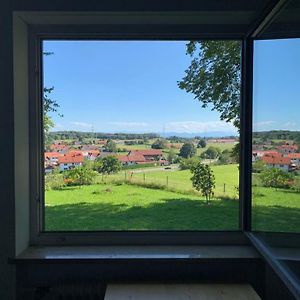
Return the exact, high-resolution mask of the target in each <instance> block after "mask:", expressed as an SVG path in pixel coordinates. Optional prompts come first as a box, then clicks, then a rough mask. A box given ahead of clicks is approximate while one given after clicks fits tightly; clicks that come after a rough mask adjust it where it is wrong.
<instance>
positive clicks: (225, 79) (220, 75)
mask: <svg viewBox="0 0 300 300" xmlns="http://www.w3.org/2000/svg"><path fill="white" fill-rule="evenodd" d="M186 53H187V55H189V56H190V57H191V63H190V66H189V67H188V69H187V70H186V71H185V76H184V77H183V79H182V80H181V81H180V82H178V86H179V88H180V89H182V90H185V91H187V92H188V93H192V94H193V95H194V96H195V99H197V100H198V101H200V102H201V103H202V107H204V108H205V107H208V106H210V105H212V110H216V111H218V112H219V113H220V119H221V120H224V121H226V122H232V123H233V124H234V126H236V127H237V128H238V129H239V128H240V80H241V72H240V71H241V66H240V64H241V43H240V42H239V41H228V40H227V41H211V40H210V41H190V42H189V43H188V44H187V50H186Z"/></svg>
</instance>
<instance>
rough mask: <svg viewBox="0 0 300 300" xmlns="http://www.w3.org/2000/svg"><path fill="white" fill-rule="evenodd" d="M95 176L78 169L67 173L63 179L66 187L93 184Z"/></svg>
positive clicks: (90, 171) (87, 171) (91, 171)
mask: <svg viewBox="0 0 300 300" xmlns="http://www.w3.org/2000/svg"><path fill="white" fill-rule="evenodd" d="M96 176H97V172H95V171H93V170H90V169H87V168H84V167H80V168H75V169H73V170H70V171H68V172H67V173H66V175H65V179H66V183H67V184H68V185H89V184H92V183H93V181H94V179H95V177H96Z"/></svg>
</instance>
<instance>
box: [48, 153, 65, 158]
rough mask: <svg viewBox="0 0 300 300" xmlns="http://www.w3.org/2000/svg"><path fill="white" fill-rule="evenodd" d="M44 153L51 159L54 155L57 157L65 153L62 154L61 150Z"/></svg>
mask: <svg viewBox="0 0 300 300" xmlns="http://www.w3.org/2000/svg"><path fill="white" fill-rule="evenodd" d="M44 155H45V158H48V159H50V158H52V157H54V158H55V157H60V156H63V154H61V153H59V152H45V153H44Z"/></svg>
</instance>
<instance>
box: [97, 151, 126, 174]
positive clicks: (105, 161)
mask: <svg viewBox="0 0 300 300" xmlns="http://www.w3.org/2000/svg"><path fill="white" fill-rule="evenodd" d="M121 167H122V164H121V162H120V161H119V160H118V159H117V158H116V157H115V156H112V155H109V156H105V157H103V158H100V159H97V160H96V161H95V167H94V168H95V170H96V171H97V172H99V173H101V174H108V175H110V174H113V173H117V172H118V171H120V170H121Z"/></svg>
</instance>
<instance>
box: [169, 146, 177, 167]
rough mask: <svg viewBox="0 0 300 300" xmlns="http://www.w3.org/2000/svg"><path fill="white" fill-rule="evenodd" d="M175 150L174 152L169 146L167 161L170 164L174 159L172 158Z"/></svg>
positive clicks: (174, 156) (174, 155)
mask: <svg viewBox="0 0 300 300" xmlns="http://www.w3.org/2000/svg"><path fill="white" fill-rule="evenodd" d="M176 156H177V155H176V152H175V150H174V149H173V148H171V149H170V151H169V153H168V158H167V159H168V162H169V163H170V164H172V163H173V161H174V159H175V158H176Z"/></svg>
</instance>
